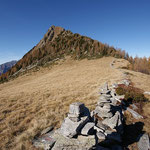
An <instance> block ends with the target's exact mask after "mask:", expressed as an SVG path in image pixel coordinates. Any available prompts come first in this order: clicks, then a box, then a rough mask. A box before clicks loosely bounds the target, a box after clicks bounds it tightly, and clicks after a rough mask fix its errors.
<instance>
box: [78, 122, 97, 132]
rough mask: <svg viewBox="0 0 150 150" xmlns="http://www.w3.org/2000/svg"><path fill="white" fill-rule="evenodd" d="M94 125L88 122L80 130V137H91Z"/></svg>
mask: <svg viewBox="0 0 150 150" xmlns="http://www.w3.org/2000/svg"><path fill="white" fill-rule="evenodd" d="M94 126H95V123H93V122H88V123H87V124H85V126H84V127H83V128H82V130H81V134H82V135H91V134H92V133H93V132H94Z"/></svg>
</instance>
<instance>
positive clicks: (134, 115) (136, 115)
mask: <svg viewBox="0 0 150 150" xmlns="http://www.w3.org/2000/svg"><path fill="white" fill-rule="evenodd" d="M127 111H129V112H130V113H131V114H132V116H133V117H134V118H135V119H141V118H143V116H141V115H140V114H138V113H137V112H136V111H134V110H132V109H130V108H129V107H128V108H127Z"/></svg>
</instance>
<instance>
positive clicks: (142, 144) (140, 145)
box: [137, 133, 150, 150]
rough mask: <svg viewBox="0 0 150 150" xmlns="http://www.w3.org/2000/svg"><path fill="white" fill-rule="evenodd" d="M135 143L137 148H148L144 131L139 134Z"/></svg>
mask: <svg viewBox="0 0 150 150" xmlns="http://www.w3.org/2000/svg"><path fill="white" fill-rule="evenodd" d="M137 145H138V149H139V150H149V149H150V140H149V136H148V134H146V133H145V134H143V135H140V137H139V141H138V143H137Z"/></svg>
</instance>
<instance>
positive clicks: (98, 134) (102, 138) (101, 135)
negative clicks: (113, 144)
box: [96, 132, 106, 140]
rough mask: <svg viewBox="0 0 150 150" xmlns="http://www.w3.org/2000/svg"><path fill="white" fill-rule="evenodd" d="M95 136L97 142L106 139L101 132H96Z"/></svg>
mask: <svg viewBox="0 0 150 150" xmlns="http://www.w3.org/2000/svg"><path fill="white" fill-rule="evenodd" d="M96 135H97V138H98V139H99V140H105V139H106V136H105V134H104V133H102V132H97V133H96Z"/></svg>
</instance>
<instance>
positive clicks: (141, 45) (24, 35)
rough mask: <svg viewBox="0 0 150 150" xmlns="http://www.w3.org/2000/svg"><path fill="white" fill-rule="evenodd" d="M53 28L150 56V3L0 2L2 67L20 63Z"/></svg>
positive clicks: (103, 0) (78, 0)
mask: <svg viewBox="0 0 150 150" xmlns="http://www.w3.org/2000/svg"><path fill="white" fill-rule="evenodd" d="M51 25H55V26H62V27H64V28H65V29H69V30H71V31H72V32H73V33H80V34H81V35H86V36H89V37H91V38H93V39H96V40H99V41H101V42H104V43H108V44H109V45H113V46H114V47H116V48H121V49H122V50H126V51H127V52H129V54H130V55H132V56H135V55H136V54H137V55H138V56H150V0H53V1H52V0H0V64H1V63H4V62H7V61H10V60H14V59H17V60H18V59H20V58H21V57H22V56H23V55H24V54H25V53H26V52H28V51H29V50H30V49H31V48H32V47H33V46H35V45H36V44H37V43H38V42H39V41H40V39H42V38H43V35H44V34H45V33H46V32H47V30H48V28H49V27H50V26H51Z"/></svg>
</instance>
